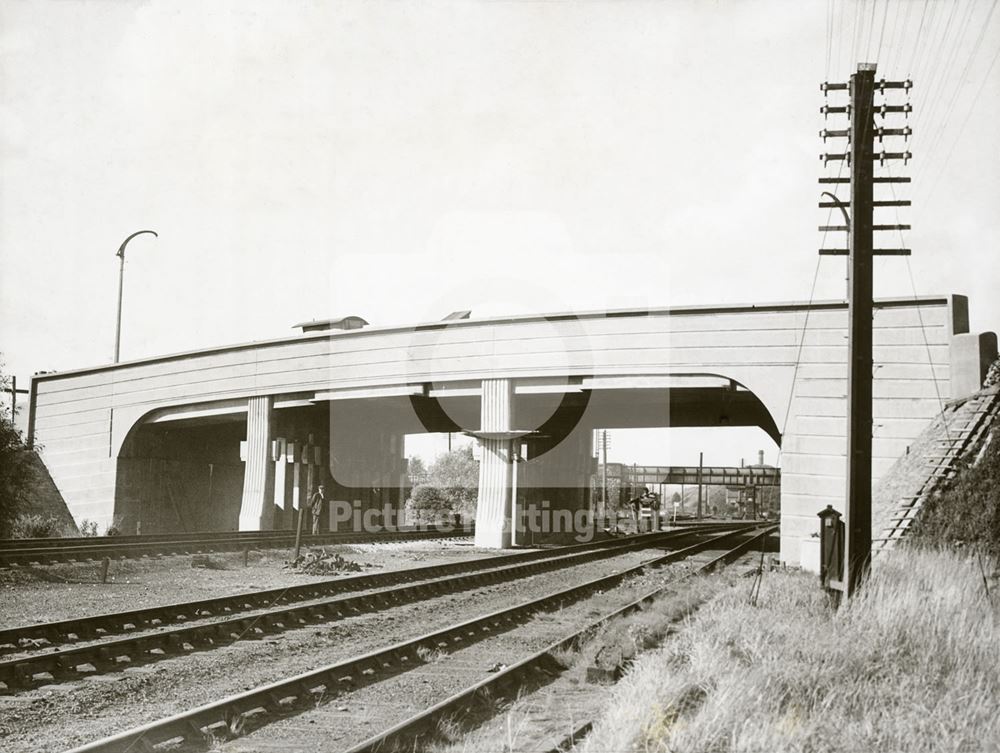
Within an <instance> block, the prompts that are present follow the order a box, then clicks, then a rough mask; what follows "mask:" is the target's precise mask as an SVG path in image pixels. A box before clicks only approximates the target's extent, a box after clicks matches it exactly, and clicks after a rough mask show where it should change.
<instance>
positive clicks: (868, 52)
mask: <svg viewBox="0 0 1000 753" xmlns="http://www.w3.org/2000/svg"><path fill="white" fill-rule="evenodd" d="M876 6H878V0H872V18H871V21H869V22H868V41H867V42H865V59H866V62H871V47H872V32H873V31H875V8H876Z"/></svg>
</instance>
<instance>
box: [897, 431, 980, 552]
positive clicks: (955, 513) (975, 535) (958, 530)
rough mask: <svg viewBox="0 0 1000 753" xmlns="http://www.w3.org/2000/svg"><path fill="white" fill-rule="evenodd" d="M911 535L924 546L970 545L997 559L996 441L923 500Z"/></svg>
mask: <svg viewBox="0 0 1000 753" xmlns="http://www.w3.org/2000/svg"><path fill="white" fill-rule="evenodd" d="M914 534H915V536H916V538H918V539H921V540H923V541H924V542H925V543H931V544H936V545H947V546H955V545H960V546H961V545H965V546H968V545H972V546H976V547H979V548H980V549H982V550H983V551H985V552H988V553H989V554H992V555H994V556H1000V440H998V439H996V438H994V440H993V441H992V442H990V443H989V444H988V445H987V446H986V448H985V450H984V451H983V454H982V456H981V457H979V461H978V462H972V463H967V464H966V465H965V466H964V467H962V468H960V469H959V472H958V474H957V475H956V476H955V478H954V479H953V480H952V481H950V482H949V483H948V484H947V485H946V486H945V487H944V489H942V490H941V491H940V492H939V493H938V494H935V495H934V496H932V497H931V498H930V499H928V500H927V502H926V503H925V504H924V508H923V510H922V511H921V513H920V517H919V518H918V519H917V522H916V524H915V527H914Z"/></svg>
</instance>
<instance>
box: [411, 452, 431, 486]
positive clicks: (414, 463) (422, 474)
mask: <svg viewBox="0 0 1000 753" xmlns="http://www.w3.org/2000/svg"><path fill="white" fill-rule="evenodd" d="M406 475H407V477H408V478H409V479H410V483H411V484H413V486H419V485H420V484H423V483H426V481H427V466H425V465H424V459H423V458H422V457H420V456H419V455H414V456H413V457H412V458H407V462H406Z"/></svg>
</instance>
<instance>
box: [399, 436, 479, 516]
mask: <svg viewBox="0 0 1000 753" xmlns="http://www.w3.org/2000/svg"><path fill="white" fill-rule="evenodd" d="M410 478H411V479H416V476H415V475H414V473H413V470H412V461H411V470H410ZM426 478H427V482H426V483H423V484H418V485H417V486H416V487H414V489H413V492H412V493H411V495H410V501H409V503H408V507H409V509H410V511H411V513H412V514H413V516H414V517H415V518H416V519H417V520H420V521H425V522H432V521H434V520H440V519H442V518H444V517H450V516H454V515H461V516H462V517H463V518H466V519H468V518H471V517H473V516H475V514H476V498H477V497H478V496H479V461H477V460H476V459H475V458H474V457H473V456H472V447H471V446H466V447H459V448H458V449H456V450H452V451H451V452H448V453H445V454H443V455H440V456H439V457H438V458H437V460H435V461H434V463H433V464H432V465H431V467H430V470H429V471H428V472H427V474H426Z"/></svg>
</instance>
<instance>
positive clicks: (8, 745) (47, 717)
mask: <svg viewBox="0 0 1000 753" xmlns="http://www.w3.org/2000/svg"><path fill="white" fill-rule="evenodd" d="M385 546H389V545H385ZM408 546H409V547H412V546H413V544H409V545H408ZM434 546H436V547H440V546H441V545H440V544H439V543H435V545H434ZM452 546H453V547H454V545H452ZM454 548H455V549H456V550H457V551H458V552H461V553H462V554H464V552H465V551H466V550H462V549H460V548H458V547H454ZM467 551H470V552H472V553H473V554H476V552H475V550H472V549H471V548H468V549H467ZM658 553H659V550H646V551H643V552H631V553H627V554H623V555H619V556H617V557H614V558H609V559H605V560H600V561H598V562H591V563H587V564H584V565H579V566H576V567H573V568H570V569H567V570H564V571H560V572H558V573H551V572H550V573H542V574H539V575H536V576H532V577H530V578H525V579H522V580H519V581H515V582H511V583H503V584H496V585H491V586H488V587H485V588H481V589H477V590H474V591H468V592H464V593H460V594H452V595H448V596H443V597H441V598H437V599H431V600H428V601H426V602H423V603H418V604H410V605H404V606H400V607H395V608H392V609H388V610H385V611H382V612H378V613H373V614H366V615H360V616H358V617H351V618H348V619H345V620H341V621H338V622H335V623H331V624H329V625H326V626H322V627H310V628H303V629H299V630H293V631H289V632H287V633H284V634H282V635H280V636H276V637H272V638H267V639H264V640H260V641H245V642H240V643H237V644H233V645H231V646H227V647H224V648H222V649H219V650H217V651H209V652H202V653H197V654H192V655H189V656H185V657H176V658H172V659H167V660H165V661H162V662H158V663H156V664H152V665H148V666H144V667H143V666H140V667H134V668H130V669H126V670H124V671H123V672H120V673H117V674H111V675H103V676H97V677H90V678H86V679H82V680H79V681H76V682H73V683H69V684H64V685H53V686H43V687H41V688H38V689H35V690H32V691H29V692H27V693H23V694H18V695H15V696H9V697H0V739H3V741H4V750H5V751H10V753H15V751H25V752H28V751H30V752H31V753H36V752H41V751H45V752H46V753H48V752H49V751H54V750H62V749H65V748H70V747H74V746H77V745H80V744H82V743H84V742H87V741H89V740H94V739H96V738H100V737H104V736H107V735H111V734H114V733H116V732H120V731H124V730H126V729H129V728H131V727H135V726H138V725H140V724H144V723H147V722H150V721H153V720H155V719H159V718H162V717H164V716H168V715H170V714H174V713H178V712H180V711H184V710H186V709H190V708H192V707H194V706H197V705H200V704H203V703H207V702H209V701H213V700H217V699H218V698H220V697H222V696H225V695H230V694H233V693H237V692H240V691H243V690H249V689H251V688H254V687H257V686H259V685H262V684H264V683H267V682H273V681H275V680H278V679H281V678H283V677H288V676H291V675H295V674H298V673H301V672H305V671H308V670H311V669H315V668H317V667H320V666H323V665H326V664H331V663H334V662H337V661H343V660H345V659H348V658H350V657H352V656H355V655H358V654H360V653H364V652H366V651H371V650H373V649H375V648H379V647H384V646H386V645H390V644H392V643H395V642H398V641H402V640H405V639H407V638H412V637H415V636H417V635H420V634H422V633H425V632H428V631H431V630H434V629H439V628H442V627H446V626H447V625H449V624H452V623H454V622H456V621H459V620H460V619H467V618H470V617H472V616H475V615H478V614H484V613H487V612H490V611H493V610H496V609H499V608H502V607H504V606H511V605H513V604H516V603H518V602H521V601H524V600H526V599H529V598H533V597H537V596H541V595H544V594H546V593H549V592H551V591H553V590H556V589H557V588H560V587H565V586H567V585H569V584H571V583H574V582H582V581H585V580H589V579H592V578H594V577H597V576H599V575H602V574H606V573H608V572H610V571H611V570H613V569H618V568H621V567H626V566H629V565H632V564H637V563H638V562H640V561H643V560H645V559H649V558H650V557H652V556H655V555H656V554H658ZM443 554H446V552H442V553H439V555H438V556H441V555H443ZM479 554H481V553H479ZM345 556H347V555H346V554H345ZM426 556H427V558H428V559H429V558H430V557H431V556H434V550H432V551H431V552H428V553H427V554H426ZM409 564H416V563H414V562H413V561H412V560H410V563H409ZM401 566H402V565H401ZM179 572H183V571H179ZM215 572H216V571H212V573H213V574H214V573H215ZM222 572H223V573H225V572H226V571H222ZM296 582H298V581H296ZM269 585H270V584H269ZM183 598H191V594H190V592H187V591H186V592H185V593H184V597H183ZM161 601H162V600H161ZM78 611H80V610H79V609H76V610H74V613H77V612H78ZM101 611H106V608H102V609H101ZM523 643H524V639H523V638H522V639H521V641H520V642H516V643H515V644H513V645H512V646H511V647H510V650H509V651H510V652H512V651H514V650H519V646H521V645H523ZM532 645H534V644H532ZM503 653H504V655H506V654H507V653H509V652H508V651H506V650H505V651H504V652H503ZM477 667H478V668H479V671H481V669H482V661H480V662H479V663H478V664H477ZM380 685H381V684H379V685H377V686H375V687H376V688H377V687H379V686H380ZM373 692H376V693H377V690H374V689H373ZM352 716H353V715H352ZM337 747H339V746H337Z"/></svg>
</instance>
